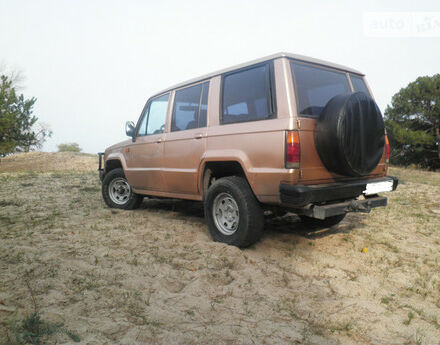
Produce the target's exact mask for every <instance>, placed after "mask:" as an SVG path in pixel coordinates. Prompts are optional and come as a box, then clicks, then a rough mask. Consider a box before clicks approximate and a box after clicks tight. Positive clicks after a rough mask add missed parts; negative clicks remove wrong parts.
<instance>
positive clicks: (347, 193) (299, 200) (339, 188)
mask: <svg viewBox="0 0 440 345" xmlns="http://www.w3.org/2000/svg"><path fill="white" fill-rule="evenodd" d="M390 180H392V181H393V190H395V189H396V188H397V184H398V183H399V180H398V178H397V177H394V176H387V177H382V178H378V179H370V180H358V181H348V182H337V183H330V184H318V185H291V184H283V183H282V184H281V185H280V199H281V203H282V204H283V205H286V206H290V207H303V206H306V205H308V204H314V203H321V202H324V201H335V200H347V199H352V198H356V197H358V196H359V195H361V194H362V193H363V192H364V191H365V189H366V186H367V184H368V183H372V182H385V181H390ZM372 199H373V198H369V199H368V200H372ZM378 206H386V198H385V205H378ZM373 207H376V206H373Z"/></svg>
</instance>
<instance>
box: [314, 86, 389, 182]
mask: <svg viewBox="0 0 440 345" xmlns="http://www.w3.org/2000/svg"><path fill="white" fill-rule="evenodd" d="M315 145H316V149H317V151H318V154H319V157H320V158H321V160H322V162H323V163H324V165H325V167H326V168H327V169H328V170H329V171H331V172H334V173H338V174H341V175H346V176H364V175H367V174H369V173H370V172H371V171H372V170H374V168H375V167H376V166H377V164H378V163H379V161H380V159H381V157H382V155H383V152H384V145H385V129H384V122H383V118H382V114H381V113H380V110H379V107H378V106H377V104H376V102H375V101H374V100H373V99H372V98H371V97H369V96H368V95H366V94H365V93H363V92H355V93H349V94H340V95H337V96H335V97H333V98H332V99H331V100H330V101H328V103H327V104H326V106H325V107H324V109H323V110H322V112H321V115H320V117H319V119H318V121H317V123H316V128H315Z"/></svg>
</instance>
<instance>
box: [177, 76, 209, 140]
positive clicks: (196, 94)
mask: <svg viewBox="0 0 440 345" xmlns="http://www.w3.org/2000/svg"><path fill="white" fill-rule="evenodd" d="M201 92H202V84H198V85H196V86H191V87H187V88H186V89H182V90H178V91H176V96H175V100H174V108H173V117H172V120H171V131H172V132H175V131H183V130H185V129H191V128H197V122H198V116H199V104H200V94H201Z"/></svg>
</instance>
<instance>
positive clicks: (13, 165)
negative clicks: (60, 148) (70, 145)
mask: <svg viewBox="0 0 440 345" xmlns="http://www.w3.org/2000/svg"><path fill="white" fill-rule="evenodd" d="M96 169H98V156H97V155H93V154H88V153H76V152H25V153H18V154H15V155H12V156H8V157H5V158H2V159H1V161H0V171H22V170H34V171H54V170H55V171H57V170H73V171H88V170H96Z"/></svg>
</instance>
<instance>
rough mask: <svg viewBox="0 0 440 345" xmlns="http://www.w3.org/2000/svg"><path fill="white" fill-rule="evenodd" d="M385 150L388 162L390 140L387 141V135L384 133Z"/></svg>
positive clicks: (387, 161)
mask: <svg viewBox="0 0 440 345" xmlns="http://www.w3.org/2000/svg"><path fill="white" fill-rule="evenodd" d="M385 150H386V156H385V158H386V161H385V162H386V163H389V162H390V142H389V141H388V136H387V135H385Z"/></svg>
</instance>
